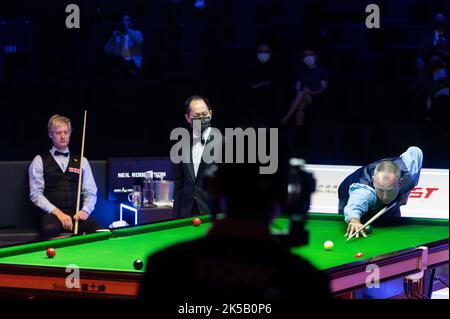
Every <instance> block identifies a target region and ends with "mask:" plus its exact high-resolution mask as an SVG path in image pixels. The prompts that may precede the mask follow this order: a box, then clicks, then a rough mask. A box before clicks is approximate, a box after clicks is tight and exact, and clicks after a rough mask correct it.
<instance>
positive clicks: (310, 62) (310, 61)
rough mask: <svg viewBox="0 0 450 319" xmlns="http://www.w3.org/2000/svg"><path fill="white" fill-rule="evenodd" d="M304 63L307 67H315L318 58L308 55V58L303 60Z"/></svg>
mask: <svg viewBox="0 0 450 319" xmlns="http://www.w3.org/2000/svg"><path fill="white" fill-rule="evenodd" d="M303 62H305V64H306V65H307V66H311V65H314V64H315V63H316V57H315V56H313V55H308V56H307V57H305V58H303Z"/></svg>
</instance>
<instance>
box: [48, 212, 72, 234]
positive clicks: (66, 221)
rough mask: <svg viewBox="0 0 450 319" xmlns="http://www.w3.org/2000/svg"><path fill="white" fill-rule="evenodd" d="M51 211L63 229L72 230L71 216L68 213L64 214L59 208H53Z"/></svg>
mask: <svg viewBox="0 0 450 319" xmlns="http://www.w3.org/2000/svg"><path fill="white" fill-rule="evenodd" d="M52 213H53V215H55V216H56V217H58V219H59V221H60V222H61V224H62V226H63V228H64V230H67V231H72V228H73V223H72V218H71V217H70V216H69V215H67V214H65V213H64V212H63V211H62V210H60V209H59V208H55V210H54V211H53V212H52Z"/></svg>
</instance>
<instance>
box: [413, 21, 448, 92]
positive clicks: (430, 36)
mask: <svg viewBox="0 0 450 319" xmlns="http://www.w3.org/2000/svg"><path fill="white" fill-rule="evenodd" d="M434 54H438V55H440V56H441V57H443V58H444V59H445V60H448V29H447V19H446V17H445V15H444V14H443V13H438V14H436V16H435V18H434V29H433V31H431V32H427V33H425V34H423V35H422V37H421V39H420V43H419V49H418V54H417V62H416V63H417V84H416V89H417V90H418V91H423V90H425V89H426V86H427V78H428V75H427V71H428V66H427V61H429V60H430V58H431V57H432V56H433V55H434Z"/></svg>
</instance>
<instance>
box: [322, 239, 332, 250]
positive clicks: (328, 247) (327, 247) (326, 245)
mask: <svg viewBox="0 0 450 319" xmlns="http://www.w3.org/2000/svg"><path fill="white" fill-rule="evenodd" d="M333 246H334V244H333V242H332V241H331V240H327V241H326V242H324V243H323V248H325V250H331V249H332V248H333Z"/></svg>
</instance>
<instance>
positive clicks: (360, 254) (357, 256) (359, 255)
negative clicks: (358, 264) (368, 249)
mask: <svg viewBox="0 0 450 319" xmlns="http://www.w3.org/2000/svg"><path fill="white" fill-rule="evenodd" d="M362 256H364V254H363V253H357V254H356V256H355V257H356V258H361V257H362Z"/></svg>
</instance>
